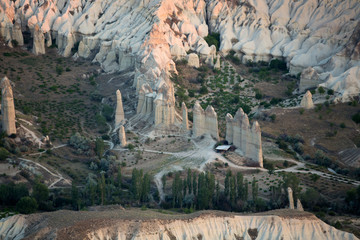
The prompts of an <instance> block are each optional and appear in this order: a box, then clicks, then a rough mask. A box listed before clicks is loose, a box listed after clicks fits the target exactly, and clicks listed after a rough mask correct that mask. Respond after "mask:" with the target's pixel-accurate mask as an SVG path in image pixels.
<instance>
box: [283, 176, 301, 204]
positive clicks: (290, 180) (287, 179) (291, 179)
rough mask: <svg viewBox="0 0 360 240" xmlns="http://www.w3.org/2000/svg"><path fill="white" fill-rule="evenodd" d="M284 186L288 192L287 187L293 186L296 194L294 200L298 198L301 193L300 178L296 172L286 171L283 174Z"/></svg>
mask: <svg viewBox="0 0 360 240" xmlns="http://www.w3.org/2000/svg"><path fill="white" fill-rule="evenodd" d="M282 185H283V188H284V192H286V193H287V188H288V187H291V189H292V191H293V195H294V200H296V199H298V197H299V194H300V190H301V189H300V180H299V178H298V177H297V176H296V175H295V174H294V173H286V174H284V175H283V184H282Z"/></svg>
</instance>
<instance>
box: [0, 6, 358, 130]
mask: <svg viewBox="0 0 360 240" xmlns="http://www.w3.org/2000/svg"><path fill="white" fill-rule="evenodd" d="M0 10H1V11H0V33H1V35H2V36H4V38H5V39H6V40H8V41H9V42H10V43H11V41H10V40H11V39H21V37H20V36H19V33H18V32H19V31H18V29H19V26H21V29H22V30H23V31H25V30H26V29H29V30H30V31H31V32H32V33H33V36H34V41H35V42H34V44H35V46H36V47H37V48H36V49H38V47H39V46H41V48H40V50H41V51H36V52H37V53H42V49H43V48H42V47H43V45H44V42H45V44H46V45H47V46H50V45H51V42H52V41H53V40H54V39H55V41H56V44H57V46H58V49H59V52H60V53H61V54H62V55H64V56H71V55H73V54H74V52H76V53H75V55H74V56H75V57H78V56H80V57H84V58H88V59H90V60H92V61H94V62H98V63H100V64H101V66H102V68H103V69H104V70H105V71H106V72H114V71H124V70H134V71H135V77H134V87H136V89H137V92H139V91H141V89H143V86H144V85H145V89H147V88H150V89H151V91H148V92H147V93H145V95H146V96H145V97H143V98H147V100H146V101H148V103H149V105H147V110H149V109H150V108H151V113H148V112H146V113H144V112H142V111H140V112H138V115H140V117H139V118H138V119H143V120H144V119H146V120H148V121H149V122H150V123H155V125H165V126H170V125H173V124H176V121H177V120H176V118H175V113H174V112H175V110H174V105H175V98H174V87H173V84H172V82H171V81H170V79H169V74H170V72H176V67H175V63H174V61H173V60H172V59H181V58H187V57H189V56H187V52H188V51H189V50H192V51H194V52H196V53H197V54H198V55H199V56H200V58H203V59H205V61H206V62H208V63H212V64H213V62H214V59H216V57H217V56H216V48H215V47H214V46H208V44H207V43H206V41H205V40H204V37H205V36H207V34H208V33H209V32H219V33H220V35H221V46H220V51H222V52H223V53H224V54H226V53H227V52H228V51H230V50H234V51H235V52H236V55H237V56H239V57H240V58H241V59H242V61H243V62H246V61H248V60H252V61H260V60H264V61H269V60H270V59H272V58H284V59H286V61H287V62H288V64H289V67H290V71H291V73H293V74H297V73H300V72H302V71H303V70H304V69H306V68H308V67H313V68H314V70H315V71H316V73H317V74H318V76H319V78H318V79H317V82H316V83H315V85H317V84H319V83H322V84H323V85H324V86H326V87H329V88H332V89H334V90H335V91H336V92H337V93H338V94H339V99H340V100H348V99H349V98H350V97H351V96H354V95H358V94H359V92H360V83H359V80H358V79H359V78H360V76H359V72H360V70H359V68H360V60H359V32H360V31H359V29H360V27H359V19H360V14H359V12H360V2H359V1H357V0H345V1H344V0H335V1H320V2H318V1H317V0H298V1H292V0H257V1H254V0H242V1H219V0H207V1H204V0H190V1H188V0H151V1H150V0H129V1H128V0H99V1H85V0H74V1H66V0H41V1H30V0H15V1H12V0H3V1H1V3H0ZM37 25H38V26H39V28H40V31H41V32H42V33H43V34H40V33H39V32H38V31H35V30H36V26H37ZM15 32H16V34H12V33H15ZM39 36H41V39H40V40H41V41H40V42H39V41H38V40H39ZM310 85H311V84H310ZM302 90H305V89H302ZM139 96H140V93H139ZM143 101H144V99H140V98H139V105H141V107H142V103H143ZM150 105H151V106H150ZM138 108H139V106H138Z"/></svg>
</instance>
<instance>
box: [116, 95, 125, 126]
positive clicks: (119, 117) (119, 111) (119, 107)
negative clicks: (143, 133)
mask: <svg viewBox="0 0 360 240" xmlns="http://www.w3.org/2000/svg"><path fill="white" fill-rule="evenodd" d="M124 120H125V114H124V108H123V103H122V98H121V92H120V90H119V89H118V90H116V110H115V128H116V127H117V126H119V125H120V124H121V122H122V121H124Z"/></svg>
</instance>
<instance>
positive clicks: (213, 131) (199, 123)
mask: <svg viewBox="0 0 360 240" xmlns="http://www.w3.org/2000/svg"><path fill="white" fill-rule="evenodd" d="M193 118H194V122H193V136H194V137H199V136H202V135H204V134H210V135H211V136H212V137H213V138H215V139H216V140H219V129H218V120H217V114H216V112H215V110H214V108H213V107H212V106H210V105H209V106H208V107H207V108H206V110H205V111H204V109H203V108H202V107H201V106H200V103H199V101H196V102H195V105H194V108H193Z"/></svg>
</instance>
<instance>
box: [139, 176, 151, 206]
mask: <svg viewBox="0 0 360 240" xmlns="http://www.w3.org/2000/svg"><path fill="white" fill-rule="evenodd" d="M141 182H142V184H141V199H140V200H141V202H147V201H149V194H150V175H149V174H148V173H145V174H144V177H143V179H142V181H141Z"/></svg>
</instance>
